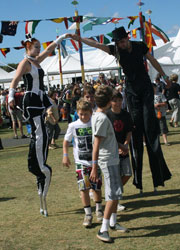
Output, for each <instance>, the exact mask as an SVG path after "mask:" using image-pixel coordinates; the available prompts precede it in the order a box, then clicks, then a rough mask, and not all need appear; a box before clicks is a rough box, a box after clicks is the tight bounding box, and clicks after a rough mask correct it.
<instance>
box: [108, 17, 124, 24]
mask: <svg viewBox="0 0 180 250" xmlns="http://www.w3.org/2000/svg"><path fill="white" fill-rule="evenodd" d="M122 19H124V18H123V17H120V18H117V17H114V18H112V19H111V23H119V21H120V20H122Z"/></svg>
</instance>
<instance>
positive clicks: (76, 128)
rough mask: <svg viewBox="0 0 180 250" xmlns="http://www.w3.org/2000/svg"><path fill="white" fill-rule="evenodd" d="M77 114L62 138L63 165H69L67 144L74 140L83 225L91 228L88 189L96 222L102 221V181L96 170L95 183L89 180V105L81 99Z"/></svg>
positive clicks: (90, 134)
mask: <svg viewBox="0 0 180 250" xmlns="http://www.w3.org/2000/svg"><path fill="white" fill-rule="evenodd" d="M77 113H78V116H79V119H78V120H77V121H75V122H72V123H70V124H69V126H68V129H67V132H66V134H65V137H64V142H63V153H64V156H63V165H65V166H66V167H69V166H70V164H71V163H70V160H69V157H68V143H69V142H71V141H72V138H74V143H73V153H74V160H75V165H76V175H77V181H78V186H79V191H80V192H81V199H82V204H83V206H84V211H85V218H84V222H83V225H84V226H85V227H91V225H92V219H93V216H92V211H91V205H90V197H89V189H93V190H94V197H95V202H96V216H97V221H102V217H103V213H102V205H101V192H100V190H101V185H102V180H101V173H100V170H98V176H97V182H92V181H91V180H90V179H89V177H90V173H91V169H92V167H91V164H92V129H91V115H92V107H91V104H90V103H88V102H86V101H84V100H83V99H80V100H79V101H78V102H77Z"/></svg>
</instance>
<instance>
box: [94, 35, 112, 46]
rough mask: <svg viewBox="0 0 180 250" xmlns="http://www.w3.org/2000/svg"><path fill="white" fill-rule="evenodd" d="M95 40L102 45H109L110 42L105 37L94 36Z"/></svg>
mask: <svg viewBox="0 0 180 250" xmlns="http://www.w3.org/2000/svg"><path fill="white" fill-rule="evenodd" d="M96 39H97V40H98V42H99V43H102V44H109V43H110V40H109V39H108V38H107V37H105V35H100V36H96Z"/></svg>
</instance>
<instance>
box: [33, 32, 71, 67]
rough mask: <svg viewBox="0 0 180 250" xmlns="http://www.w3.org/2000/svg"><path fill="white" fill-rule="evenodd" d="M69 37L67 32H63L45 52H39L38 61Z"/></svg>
mask: <svg viewBox="0 0 180 250" xmlns="http://www.w3.org/2000/svg"><path fill="white" fill-rule="evenodd" d="M66 38H67V34H63V35H61V36H59V37H58V38H57V39H56V40H55V41H53V42H52V43H51V44H49V45H48V46H47V48H46V49H45V50H43V52H41V53H40V54H39V56H37V57H36V59H37V61H38V63H41V62H42V61H43V60H44V59H45V58H46V57H48V56H49V54H51V53H52V51H53V50H54V49H55V48H56V47H57V46H58V44H60V43H61V42H62V40H63V39H66Z"/></svg>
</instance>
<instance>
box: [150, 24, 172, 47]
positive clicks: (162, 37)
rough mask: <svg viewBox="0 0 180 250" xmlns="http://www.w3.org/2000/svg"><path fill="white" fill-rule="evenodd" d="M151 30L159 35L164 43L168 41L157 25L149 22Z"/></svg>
mask: <svg viewBox="0 0 180 250" xmlns="http://www.w3.org/2000/svg"><path fill="white" fill-rule="evenodd" d="M151 31H152V33H153V34H155V35H156V36H158V37H160V38H161V39H162V40H163V42H164V43H167V42H169V41H170V40H169V37H168V36H167V35H166V34H165V33H164V31H162V30H161V29H160V28H159V27H157V26H156V25H154V24H152V23H151Z"/></svg>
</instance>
